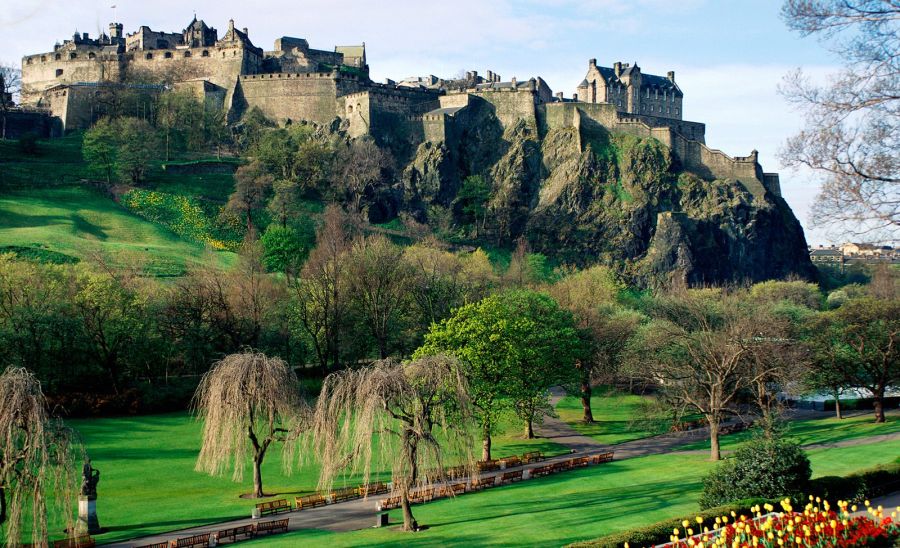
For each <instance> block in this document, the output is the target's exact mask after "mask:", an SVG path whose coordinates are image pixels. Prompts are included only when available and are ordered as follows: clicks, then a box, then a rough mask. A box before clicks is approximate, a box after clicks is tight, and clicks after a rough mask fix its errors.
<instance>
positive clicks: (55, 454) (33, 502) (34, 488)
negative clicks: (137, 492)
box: [0, 367, 78, 546]
mask: <svg viewBox="0 0 900 548" xmlns="http://www.w3.org/2000/svg"><path fill="white" fill-rule="evenodd" d="M0 402H3V405H2V406H0V439H2V440H3V443H2V444H0V526H2V527H3V528H4V529H5V532H6V544H7V546H19V545H20V544H19V543H20V542H21V541H23V540H25V538H30V539H31V542H33V543H35V544H34V546H48V542H47V539H48V536H49V530H48V527H47V522H48V519H49V516H50V514H51V513H57V512H58V513H61V514H63V516H64V518H65V523H66V524H67V526H68V527H69V529H70V530H72V529H73V527H74V520H73V519H72V508H73V507H74V502H75V497H76V494H77V486H78V483H77V472H76V470H77V466H76V463H75V457H76V453H77V452H76V451H75V448H74V446H73V443H72V440H73V436H72V434H71V431H69V430H68V429H66V428H65V427H63V425H62V423H61V422H58V421H56V420H54V419H53V418H52V417H51V416H50V412H49V410H48V408H47V401H46V399H45V398H44V394H43V392H42V391H41V383H40V382H39V381H38V380H37V378H35V376H34V375H33V374H32V373H31V372H29V371H28V370H27V369H24V368H21V367H10V368H8V369H6V370H5V371H3V373H2V374H0ZM48 499H49V500H48ZM29 516H30V518H31V520H30V521H31V524H30V525H31V529H30V531H29V530H28V517H29Z"/></svg>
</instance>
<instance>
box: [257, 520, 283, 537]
mask: <svg viewBox="0 0 900 548" xmlns="http://www.w3.org/2000/svg"><path fill="white" fill-rule="evenodd" d="M287 530H288V519H287V518H285V519H273V520H271V521H260V522H259V523H257V524H256V534H257V535H258V534H260V533H287Z"/></svg>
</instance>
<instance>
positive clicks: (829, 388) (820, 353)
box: [803, 314, 852, 419]
mask: <svg viewBox="0 0 900 548" xmlns="http://www.w3.org/2000/svg"><path fill="white" fill-rule="evenodd" d="M829 320H830V318H829V316H828V315H827V314H816V315H814V316H812V317H810V318H809V321H808V324H807V329H806V336H805V337H804V339H805V340H804V342H805V344H806V347H807V348H808V349H809V351H810V362H811V366H810V367H809V368H808V369H807V371H806V375H804V376H803V385H804V386H805V387H806V388H807V389H808V390H810V391H811V392H814V393H817V394H818V393H821V392H826V393H828V394H829V395H830V396H831V397H833V398H834V413H835V416H836V417H837V418H838V419H842V418H844V417H843V415H842V413H841V395H842V394H843V392H844V391H845V390H846V389H847V388H849V387H850V381H849V379H848V375H847V372H848V371H849V370H850V368H851V366H852V364H851V363H849V362H848V359H849V355H848V354H847V353H846V352H842V351H841V349H840V346H839V345H836V344H835V333H834V332H833V326H832V322H831V321H829Z"/></svg>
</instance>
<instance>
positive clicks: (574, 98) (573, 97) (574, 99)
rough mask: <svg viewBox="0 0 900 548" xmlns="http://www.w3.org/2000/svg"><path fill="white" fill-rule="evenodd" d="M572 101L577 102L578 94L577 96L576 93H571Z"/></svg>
mask: <svg viewBox="0 0 900 548" xmlns="http://www.w3.org/2000/svg"><path fill="white" fill-rule="evenodd" d="M572 100H573V101H577V100H578V94H577V93H573V94H572Z"/></svg>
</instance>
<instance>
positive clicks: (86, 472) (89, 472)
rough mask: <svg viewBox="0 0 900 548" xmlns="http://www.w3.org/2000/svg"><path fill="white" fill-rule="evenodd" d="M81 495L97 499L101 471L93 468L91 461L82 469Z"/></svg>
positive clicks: (86, 462)
mask: <svg viewBox="0 0 900 548" xmlns="http://www.w3.org/2000/svg"><path fill="white" fill-rule="evenodd" d="M81 470H82V471H81V495H82V496H84V497H90V498H96V497H97V484H98V483H100V470H97V469H96V468H94V467H93V466H91V460H90V459H88V460H87V461H85V463H84V467H83V468H82V469H81Z"/></svg>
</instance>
